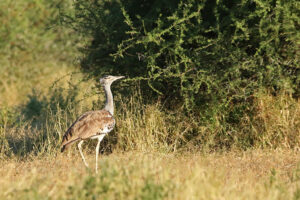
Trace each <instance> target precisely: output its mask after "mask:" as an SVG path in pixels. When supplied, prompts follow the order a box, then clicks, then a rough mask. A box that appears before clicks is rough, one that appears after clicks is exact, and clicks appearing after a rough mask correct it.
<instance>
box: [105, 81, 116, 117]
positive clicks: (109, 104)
mask: <svg viewBox="0 0 300 200" xmlns="http://www.w3.org/2000/svg"><path fill="white" fill-rule="evenodd" d="M104 91H105V96H106V102H105V107H104V109H105V110H107V111H108V112H110V114H112V115H114V100H113V95H112V93H111V89H110V85H105V86H104Z"/></svg>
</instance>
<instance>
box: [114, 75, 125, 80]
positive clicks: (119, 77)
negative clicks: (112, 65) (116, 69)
mask: <svg viewBox="0 0 300 200" xmlns="http://www.w3.org/2000/svg"><path fill="white" fill-rule="evenodd" d="M123 78H125V76H117V77H116V80H118V79H123Z"/></svg>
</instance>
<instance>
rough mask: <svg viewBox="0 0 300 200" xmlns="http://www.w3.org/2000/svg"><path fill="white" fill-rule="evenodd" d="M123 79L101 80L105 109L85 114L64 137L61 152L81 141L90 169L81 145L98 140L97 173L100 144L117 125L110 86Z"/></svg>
mask: <svg viewBox="0 0 300 200" xmlns="http://www.w3.org/2000/svg"><path fill="white" fill-rule="evenodd" d="M121 78H124V76H105V77H103V78H101V79H100V83H101V85H102V86H103V88H104V91H105V95H106V102H105V107H104V109H102V110H96V111H89V112H86V113H84V114H83V115H81V116H80V117H79V118H78V119H77V120H76V121H75V122H74V123H73V124H72V125H71V126H70V128H69V129H68V130H67V131H66V133H65V135H64V136H63V141H62V148H61V152H63V151H64V150H65V149H66V148H68V147H69V146H70V145H71V144H73V143H74V142H76V141H79V143H78V149H79V152H80V155H81V157H82V160H83V162H84V164H85V166H86V167H88V164H87V162H86V161H85V158H84V156H83V153H82V148H81V145H82V143H83V141H84V140H86V139H98V143H97V146H96V173H98V154H99V147H100V142H101V141H102V139H103V138H104V136H105V135H106V134H107V133H109V132H110V131H112V130H113V128H114V126H115V123H116V121H115V119H114V117H113V115H114V101H113V95H112V93H111V89H110V86H111V84H112V83H113V82H114V81H116V80H118V79H121Z"/></svg>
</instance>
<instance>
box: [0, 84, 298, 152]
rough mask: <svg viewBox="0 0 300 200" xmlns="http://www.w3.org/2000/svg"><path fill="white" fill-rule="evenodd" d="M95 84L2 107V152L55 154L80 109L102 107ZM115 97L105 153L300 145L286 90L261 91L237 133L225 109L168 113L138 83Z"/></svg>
mask: <svg viewBox="0 0 300 200" xmlns="http://www.w3.org/2000/svg"><path fill="white" fill-rule="evenodd" d="M97 86H98V85H95V83H93V82H89V83H88V84H87V83H82V82H78V83H74V82H73V83H71V82H70V83H69V85H68V86H67V87H66V88H63V87H62V86H60V84H57V85H56V86H55V87H53V88H52V89H49V93H48V94H46V95H44V96H43V95H42V96H41V95H39V94H36V93H34V94H32V95H30V96H29V100H28V101H27V103H26V104H24V105H23V106H19V107H15V108H10V109H1V115H0V121H1V124H2V125H1V126H0V128H1V129H0V138H1V144H2V145H1V149H0V155H1V157H2V158H3V157H11V156H13V155H17V156H21V157H23V156H25V155H27V156H28V155H48V154H49V155H56V154H57V152H58V150H59V146H60V142H61V138H62V135H63V134H64V132H65V131H66V130H67V128H68V126H70V125H71V124H72V122H73V121H74V120H76V118H77V117H78V116H80V115H81V114H82V113H84V112H86V111H89V110H96V109H101V108H102V107H103V99H104V94H103V92H102V90H99V89H100V88H98V87H97ZM80 91H85V93H82V92H80ZM115 101H116V120H117V125H116V128H115V130H114V131H113V132H112V133H110V134H109V135H108V137H107V138H105V140H104V142H103V143H102V147H101V151H102V152H112V151H116V152H123V151H130V150H138V151H142V152H149V151H150V152H152V151H159V152H177V151H203V152H211V151H219V150H229V149H247V148H273V149H274V148H288V149H298V150H299V145H300V102H299V101H297V100H295V99H293V98H292V97H290V96H289V95H287V94H284V93H282V94H280V95H278V96H273V95H271V94H269V93H267V92H261V93H257V95H256V97H255V102H256V103H255V104H256V112H255V114H254V115H251V116H248V115H244V116H243V119H242V120H241V121H242V123H239V124H237V127H235V129H228V130H234V131H235V132H224V130H225V129H224V127H223V126H222V125H223V124H222V123H223V121H222V113H220V114H219V115H217V116H216V119H214V122H213V123H211V124H208V123H207V124H205V123H203V122H201V119H199V118H197V117H196V115H192V114H191V115H186V114H185V113H184V112H181V111H180V110H178V111H176V112H173V113H168V112H167V111H166V110H164V109H163V107H162V106H161V105H160V104H159V103H157V104H146V103H145V102H144V101H143V99H142V98H141V96H140V95H139V88H136V94H135V95H133V96H131V97H130V98H126V97H122V96H121V95H118V94H116V95H115ZM92 143H93V142H92ZM88 146H93V145H88ZM92 150H93V151H94V149H93V148H92Z"/></svg>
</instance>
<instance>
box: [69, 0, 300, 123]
mask: <svg viewBox="0 0 300 200" xmlns="http://www.w3.org/2000/svg"><path fill="white" fill-rule="evenodd" d="M74 5H75V15H74V16H73V18H72V17H71V19H72V20H73V21H72V20H71V21H69V22H70V24H71V25H72V26H73V28H74V29H75V30H77V31H79V32H80V33H82V34H85V35H86V36H87V37H91V38H92V40H91V42H90V43H89V44H88V45H87V46H86V48H85V49H84V51H83V52H84V53H85V54H84V55H85V56H84V57H83V59H82V69H83V70H85V71H86V72H88V73H90V74H91V75H93V76H99V75H101V74H104V73H112V74H126V75H128V76H129V77H131V78H132V80H143V81H142V84H143V83H145V84H146V85H148V86H149V87H150V88H151V89H152V90H153V91H155V92H156V93H158V95H159V96H161V97H162V99H164V100H167V101H168V102H170V103H169V104H170V105H174V103H178V102H179V103H182V104H183V105H184V106H185V107H186V108H187V109H188V110H190V109H192V108H195V107H196V108H201V106H202V105H205V107H207V106H208V107H211V106H214V105H220V106H219V107H223V108H224V109H225V110H226V112H229V111H228V107H229V105H230V104H231V103H237V102H243V103H247V102H248V101H249V98H250V97H251V95H252V94H253V92H254V91H255V90H257V89H258V88H261V87H267V88H268V89H270V90H272V91H274V92H276V91H278V90H286V91H289V92H291V93H293V94H294V95H297V96H299V94H300V93H299V86H298V85H299V81H300V74H299V73H300V72H299V66H298V62H299V49H298V48H299V36H300V35H299V31H297V28H298V27H299V12H298V11H299V4H298V3H296V2H294V1H260V0H257V1H251V2H249V1H237V2H229V1H195V0H189V1H172V2H169V1H155V0H153V1H150V2H149V1H141V0H136V1H114V0H107V1H92V2H91V1H82V0H77V1H75V3H74ZM145 90H146V88H145ZM145 93H146V92H145ZM151 95H153V93H151V94H150V95H149V96H151ZM242 107H244V108H242ZM245 107H247V105H242V106H240V109H239V110H245ZM215 109H217V110H218V111H220V108H215ZM202 110H203V109H202ZM230 117H232V116H230ZM230 117H229V118H230ZM237 117H239V116H237Z"/></svg>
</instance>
